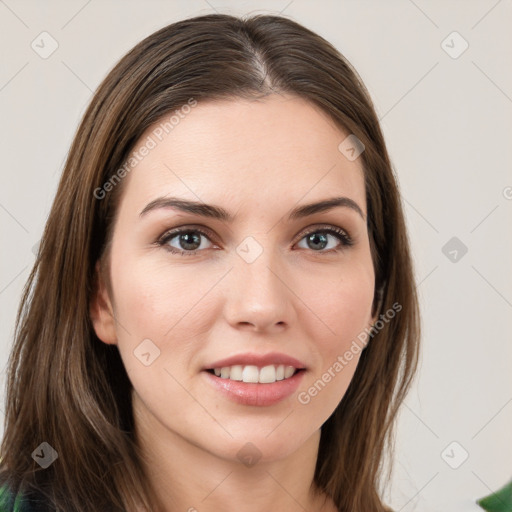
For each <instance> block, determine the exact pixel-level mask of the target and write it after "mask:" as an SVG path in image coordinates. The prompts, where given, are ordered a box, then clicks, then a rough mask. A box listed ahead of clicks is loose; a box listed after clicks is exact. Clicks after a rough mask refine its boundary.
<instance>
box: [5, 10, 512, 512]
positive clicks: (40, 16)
mask: <svg viewBox="0 0 512 512" xmlns="http://www.w3.org/2000/svg"><path fill="white" fill-rule="evenodd" d="M215 11H217V12H222V13H230V14H246V13H256V12H258V13H265V12H268V13H274V14H277V13H282V14H283V15H286V16H288V17H290V18H292V19H294V20H296V21H298V22H299V23H302V24H304V25H305V26H306V27H308V28H310V29H312V30H314V31H316V32H318V33H319V34H320V35H322V36H323V37H325V38H326V39H327V40H328V41H330V42H332V43H333V44H334V45H335V46H336V47H337V48H338V49H339V50H340V51H341V52H342V53H343V54H344V55H345V56H346V57H347V58H348V59H349V60H350V61H351V62H352V64H353V65H354V66H355V68H356V69H357V70H358V72H359V73H360V75H361V77H362V78H363V80H364V82H365V83H366V85H367V87H368V89H369V91H370V93H371V95H372V97H373V99H374V102H375V106H376V109H377V112H378V115H379V117H380V119H381V123H382V127H383V130H384V135H385V137H386V140H387V144H388V148H389V151H390V154H391V157H392V161H393V164H394V168H395V170H396V174H397V177H398V180H399V183H400V188H401V192H402V194H403V202H404V207H405V213H406V216H407V224H408V228H409V233H410V238H411V243H412V247H413V254H414V259H415V265H416V279H417V287H418V290H419V294H420V299H421V308H422V315H423V328H424V330H423V332H424V336H423V351H422V358H421V369H420V373H419V376H418V379H417V381H416V383H415V385H414V388H413V389H412V391H411V393H410V394H409V396H408V397H407V399H406V402H405V404H404V406H403V408H402V412H401V415H400V418H399V424H398V430H397V436H396V453H395V473H394V476H393V480H392V485H391V486H390V488H389V489H388V491H387V494H386V498H387V500H388V502H389V503H390V504H391V505H392V506H393V508H394V509H395V510H397V511H398V510H400V511H403V512H410V511H412V510H418V511H425V512H446V511H448V510H449V511H450V512H465V511H471V510H480V509H479V508H478V507H477V506H476V505H475V504H474V500H475V499H476V498H478V497H481V496H483V495H486V494H489V493H490V492H491V491H494V490H496V489H497V488H499V487H500V486H501V485H503V484H505V483H506V482H507V481H508V480H509V479H510V478H511V477H512V440H511V438H512V436H511V433H512V371H511V365H512V337H511V334H510V331H509V330H508V327H509V324H510V320H511V316H512V315H511V313H512V271H511V263H512V258H511V254H512V229H511V226H512V224H511V220H512V173H511V163H512V149H511V148H512V144H511V142H512V66H511V65H510V63H511V62H512V31H511V30H510V27H511V26H512V25H511V23H512V2H511V1H510V0H501V1H496V0H479V1H469V0H468V1H440V0H439V1H426V0H415V1H412V0H387V1H385V2H384V1H377V0H374V1H355V0H353V1H327V0H324V1H314V2H313V1H306V0H292V1H290V0H279V1H278V0H275V1H270V0H268V1H239V2H235V1H222V0H208V1H206V0H194V1H184V0H183V1H177V0H174V1H172V0H171V1H169V0H168V1H162V0H153V1H146V2H143V1H133V0H132V1H112V0H107V1H105V0H89V1H87V0H73V1H70V0H67V1H64V0H61V1H45V2H41V1H36V0H31V1H26V0H25V1H24V0H0V52H1V60H0V62H1V68H0V108H1V134H0V156H1V165H0V169H1V174H0V226H1V260H0V261H1V266H0V325H1V331H0V366H1V367H2V369H3V370H5V363H6V362H7V357H8V353H9V350H10V347H11V344H12V335H13V329H14V319H15V314H16V308H17V305H18V302H19V299H20V296H21V291H22V287H23V284H24V282H25V281H26V279H27V277H28V274H29V271H30V268H31V266H32V264H33V262H34V253H33V248H34V246H35V245H36V244H37V242H38V240H39V238H40V236H41V233H42V230H43V226H44V223H45V220H46V218H47V215H48V212H49V209H50V206H51V203H52V201H53V197H54V194H55V191H56V187H57V183H58V179H59V176H60V173H61V171H62V167H63V163H64V159H65V157H66V154H67V151H68V149H69V146H70V144H71V141H72V137H73V135H74V132H75V130H76V128H77V125H78V123H79V120H80V118H81V115H82V114H83V113H84V109H85V108H86V106H87V104H88V102H89V100H90V98H91V95H92V92H93V91H94V90H95V88H96V87H97V86H98V85H99V83H100V81H101V80H102V79H103V78H104V77H105V75H106V74H107V72H108V71H109V70H110V69H111V68H112V67H113V66H114V65H115V63H116V62H117V61H118V60H119V59H120V58H121V57H122V56H123V55H124V54H125V53H126V52H127V51H128V50H129V49H130V48H132V46H134V45H135V44H136V43H137V42H139V41H140V40H141V39H143V38H144V37H146V36H147V35H149V34H150V33H152V32H154V31H155V30H157V29H159V28H161V27H163V26H164V25H167V24H169V23H172V22H174V21H177V20H179V19H182V18H185V17H189V16H193V15H199V14H206V13H213V12H215ZM43 32H46V34H41V33H43ZM42 38H43V39H44V44H42V43H41V42H40V41H41V39H42ZM38 41H39V43H38ZM56 45H58V46H56ZM43 46H44V51H43V48H42V47H43ZM54 48H55V49H54ZM53 49H54V51H53V53H51V55H45V54H44V52H50V51H51V50H53ZM0 375H1V378H2V380H1V382H0V383H1V384H2V394H3V393H4V391H3V387H4V382H5V373H4V371H2V372H1V374H0ZM2 398H3V396H2ZM3 406H4V404H3V400H2V403H1V405H0V407H2V408H3ZM2 414H3V412H2ZM2 431H3V430H2ZM34 442H35V443H36V441H34ZM36 444H38V442H37V443H36ZM34 446H35V445H34Z"/></svg>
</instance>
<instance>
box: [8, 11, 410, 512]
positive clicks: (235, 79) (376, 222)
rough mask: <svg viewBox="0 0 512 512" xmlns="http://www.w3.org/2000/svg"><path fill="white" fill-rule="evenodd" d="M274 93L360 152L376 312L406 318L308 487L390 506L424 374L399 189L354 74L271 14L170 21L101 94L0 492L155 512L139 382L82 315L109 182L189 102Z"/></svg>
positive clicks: (32, 343)
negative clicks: (44, 462) (330, 125)
mask: <svg viewBox="0 0 512 512" xmlns="http://www.w3.org/2000/svg"><path fill="white" fill-rule="evenodd" d="M273 92H279V93H288V94H294V95H297V96H300V97H302V98H305V99H307V100H309V101H310V102H312V103H314V104H316V105H318V106H319V107H321V108H322V109H323V111H325V112H326V113H327V114H328V115H329V116H331V118H332V119H333V120H334V121H335V122H336V123H337V124H338V125H339V126H340V127H341V128H342V129H344V130H345V131H346V132H348V133H350V134H354V135H355V136H356V137H357V138H358V139H359V140H360V141H361V142H362V143H363V144H364V147H365V150H364V152H363V153H362V155H361V158H362V162H363V166H364V173H365V186H366V199H367V211H368V215H367V219H368V220H367V223H368V232H369V237H370V247H371V251H372V258H373V264H374V269H375V297H374V312H375V313H376V314H377V315H382V314H383V313H384V312H386V311H389V310H391V309H395V308H396V304H399V305H400V313H399V314H397V316H396V318H395V319H393V320H390V321H387V320H386V322H381V323H382V328H381V329H379V330H378V332H377V333H376V334H375V335H374V336H373V337H372V339H371V341H370V342H369V344H368V346H367V348H366V349H365V350H364V351H363V352H362V354H361V357H360V361H359V364H358V366H357V370H356V372H355V375H354V377H353V379H352V381H351V383H350V386H349V388H348V390H347V392H346V394H345V396H344V397H343V399H342V401H341V402H340V404H339V405H338V407H337V408H336V410H335V411H334V413H333V414H332V415H331V417H330V418H329V419H328V420H327V421H326V422H325V423H324V425H323V426H322V429H321V440H320V447H319V453H318V460H317V464H316V471H315V476H314V482H313V485H314V486H315V487H316V488H317V489H319V490H320V491H323V492H324V493H326V494H327V495H328V496H330V497H331V498H332V499H333V500H334V503H335V504H336V506H337V507H338V509H339V510H340V511H347V512H348V511H353V510H361V511H364V512H377V511H382V510H383V509H384V505H383V504H382V501H381V498H380V495H381V494H382V489H381V487H380V486H381V484H382V481H384V480H383V474H384V473H386V474H387V481H389V478H390V471H388V472H385V471H384V468H385V465H383V461H384V460H385V457H384V456H385V454H386V448H387V449H389V450H390V453H391V449H392V444H393V436H392V431H393V428H394V425H395V418H396V414H397V409H398V407H399V406H400V403H401V402H402V400H403V398H404V396H405V395H406V393H407V391H408V389H409V386H410V384H411V381H412V379H413V377H414V375H415V372H416V369H417V364H418V352H419V338H420V325H419V324H420V321H419V312H418V302H417V297H416V292H415V284H414V278H413V269H412V261H411V255H410V250H409V242H408V238H407V233H406V227H405V222H404V215H403V211H402V206H401V201H400V195H399V191H398V186H397V183H396V180H395V177H394V173H393V170H392V167H391V163H390V160H389V157H388V153H387V150H386V146H385V143H384V139H383V136H382V133H381V130H380V127H379V122H378V119H377V116H376V114H375V111H374V108H373V105H372V102H371V99H370V97H369V95H368V93H367V91H366V89H365V87H364V85H363V83H362V82H361V80H360V78H359V77H358V75H357V73H356V72H355V71H354V69H353V68H352V67H351V65H350V64H349V63H348V62H347V60H346V59H345V58H344V57H343V56H342V55H340V53H339V52H338V51H337V50H336V49H335V48H334V47H333V46H332V45H331V44H329V43H328V42H327V41H325V40H324V39H323V38H322V37H320V36H319V35H317V34H315V33H313V32H311V31H310V30H308V29H306V28H304V27H303V26H301V25H299V24H298V23H296V22H294V21H291V20H290V19H287V18H284V17H280V16H270V15H258V16H253V17H247V18H237V17H234V16H230V15H223V14H213V15H207V16H200V17H195V18H190V19H186V20H182V21H180V22H177V23H174V24H171V25H169V26H167V27H165V28H163V29H161V30H159V31H157V32H155V33H154V34H152V35H150V36H149V37H147V38H146V39H144V40H143V41H142V42H140V43H139V44H137V45H136V46H135V47H134V48H133V49H132V50H131V51H130V52H129V53H128V54H127V55H126V56H124V57H123V58H122V59H121V60H120V61H119V63H118V64H117V65H116V66H115V67H114V68H113V70H112V71H111V72H110V73H109V74H108V76H107V77H106V78H105V80H104V81H103V82H102V84H101V85H100V86H99V88H98V90H97V91H96V93H95V94H94V97H93V99H92V101H91V103H90V105H89V107H88V109H87V111H86V113H85V115H84V117H83V119H82V121H81V124H80V126H79V128H78V131H77V133H76V135H75V138H74V141H73V144H72V146H71V150H70V152H69V155H68V158H67V161H66V164H65V168H64V171H63V175H62V178H61V181H60V184H59V188H58V191H57V195H56V197H55V200H54V203H53V206H52V208H51V211H50V215H49V218H48V221H47V224H46V228H45V231H44V234H43V236H42V239H41V242H40V248H39V254H38V256H37V260H36V262H35V265H34V268H33V270H32V273H31V275H30V277H29V279H28V282H27V284H26V287H25V290H24V293H23V297H22V300H21V304H20V308H19V312H18V316H17V320H16V331H15V340H14V346H13V349H12V352H11V354H10V358H9V363H8V375H7V395H6V396H7V398H6V416H5V432H4V438H3V442H2V445H1V453H0V455H1V463H0V482H1V483H7V484H8V485H9V486H10V488H11V489H12V490H13V491H14V492H19V493H29V492H32V491H36V490H37V492H39V493H41V494H43V495H45V496H46V497H47V499H48V500H50V501H51V503H52V504H53V506H54V507H55V508H56V510H58V511H65V512H73V511H85V510H87V511H90V510H95V511H103V510H108V511H115V510H122V511H126V510H129V511H133V510H135V508H136V506H137V505H140V504H142V505H144V506H145V507H146V508H147V509H148V510H156V506H155V503H154V502H153V495H152V494H153V493H152V492H151V491H150V486H149V482H148V481H147V479H146V475H145V474H144V471H143V469H142V468H143V465H142V464H141V453H140V452H139V449H138V447H137V445H136V443H135V439H134V430H133V427H134V423H133V416H132V408H131V402H130V396H131V395H130V393H131V389H132V385H131V383H130V380H129V379H128V376H127V374H126V371H125V369H124V366H123V364H122V361H121V358H120V355H119V352H118V349H117V347H116V346H112V345H107V344H105V343H102V342H101V341H99V339H98V338H97V337H96V335H95V333H94V330H93V328H92V325H91V320H90V316H89V303H90V299H91V294H92V291H93V287H94V275H95V274H94V271H95V264H96V262H97V261H100V260H101V258H102V256H104V255H105V254H106V252H107V251H106V248H108V241H109V239H110V237H111V231H112V225H113V222H112V221H113V219H114V216H115V213H116V205H117V204H118V202H119V197H120V193H121V190H122V180H121V183H119V185H118V186H115V187H113V190H112V191H108V192H106V193H105V190H106V189H105V188H103V187H104V184H105V183H107V182H108V181H109V180H113V179H115V177H116V176H117V177H118V178H119V170H120V169H121V168H122V167H123V165H124V163H125V161H126V159H127V158H128V156H129V154H130V151H131V150H132V149H133V147H134V145H135V144H136V142H137V141H138V140H139V139H140V137H141V136H142V134H143V133H144V132H145V131H146V130H147V128H148V127H150V126H151V125H153V124H154V123H155V122H156V121H159V120H161V119H162V118H163V116H164V115H169V114H170V113H172V112H173V111H175V110H177V109H179V108H180V107H182V106H183V105H186V104H187V103H190V100H191V99H193V100H194V101H197V102H201V100H206V99H216V98H217V99H220V98H222V99H229V98H236V97H242V98H254V97H262V96H265V95H268V94H271V93H273ZM111 182H112V181H111ZM98 190H101V191H102V192H101V194H100V193H98ZM103 196H104V197H103ZM393 304H394V305H395V308H393ZM42 442H47V443H48V444H49V445H51V446H52V447H53V448H54V449H55V450H56V452H57V453H58V455H59V456H58V459H57V460H56V461H55V462H54V463H53V464H51V466H49V467H48V468H47V469H42V468H41V467H39V465H38V464H37V463H36V462H35V461H34V459H33V458H32V456H31V454H32V452H33V451H34V450H35V449H36V447H38V446H39V445H40V443H42ZM390 469H391V467H389V470H390Z"/></svg>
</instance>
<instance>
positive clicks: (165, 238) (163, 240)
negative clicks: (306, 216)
mask: <svg viewBox="0 0 512 512" xmlns="http://www.w3.org/2000/svg"><path fill="white" fill-rule="evenodd" d="M182 233H200V234H201V235H203V236H205V237H206V238H208V239H209V240H210V239H211V238H213V237H212V236H211V234H210V233H209V232H207V231H204V230H203V229H200V228H195V227H194V228H191V227H190V228H179V229H176V230H172V231H166V232H165V233H164V234H163V235H162V236H161V237H160V238H159V239H158V240H157V241H156V244H157V245H158V246H160V247H164V248H165V249H166V250H168V251H169V252H171V253H172V254H180V255H182V256H194V255H195V254H197V253H198V252H201V251H203V250H204V249H194V250H193V251H182V250H178V249H176V248H175V247H172V246H170V245H168V242H169V241H170V240H172V239H173V238H175V237H176V236H177V235H180V234H182ZM313 233H323V234H330V235H333V236H334V237H336V238H337V239H338V240H339V241H340V242H341V244H340V246H338V247H336V248H334V249H328V250H326V251H325V250H320V251H312V252H316V253H319V254H331V253H335V252H339V251H341V250H343V248H347V247H350V246H352V245H353V244H354V241H353V240H352V238H351V237H350V236H349V234H348V233H347V232H346V231H345V230H344V229H341V228H338V227H335V226H329V227H317V228H315V229H312V230H310V231H307V232H304V233H301V235H300V238H299V240H298V242H300V241H301V240H302V239H303V238H305V237H306V236H308V235H311V234H313ZM210 241H211V240H210Z"/></svg>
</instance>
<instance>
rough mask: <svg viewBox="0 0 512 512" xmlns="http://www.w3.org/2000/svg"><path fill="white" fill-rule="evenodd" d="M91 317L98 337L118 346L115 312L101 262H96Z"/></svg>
mask: <svg viewBox="0 0 512 512" xmlns="http://www.w3.org/2000/svg"><path fill="white" fill-rule="evenodd" d="M89 315H90V317H91V321H92V325H93V327H94V331H95V332H96V336H98V338H99V339H100V340H101V341H103V342H104V343H107V344H109V345H116V344H117V334H116V322H115V319H114V310H113V308H112V302H111V300H110V296H109V293H108V290H107V287H106V285H105V281H104V278H103V275H102V272H101V265H100V262H99V261H97V262H96V266H95V268H94V279H93V292H92V295H91V301H90V304H89Z"/></svg>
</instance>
